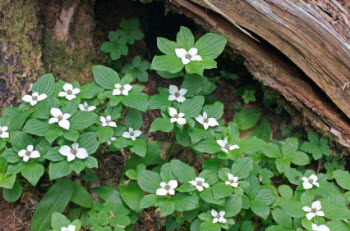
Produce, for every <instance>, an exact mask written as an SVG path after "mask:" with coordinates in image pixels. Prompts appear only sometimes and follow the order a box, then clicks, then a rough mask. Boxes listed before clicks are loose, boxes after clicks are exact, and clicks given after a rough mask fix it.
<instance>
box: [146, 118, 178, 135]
mask: <svg viewBox="0 0 350 231" xmlns="http://www.w3.org/2000/svg"><path fill="white" fill-rule="evenodd" d="M173 129H174V124H173V123H171V122H170V120H169V119H167V118H156V119H155V120H154V121H153V122H152V124H151V128H150V129H149V132H155V131H162V132H170V131H172V130H173Z"/></svg>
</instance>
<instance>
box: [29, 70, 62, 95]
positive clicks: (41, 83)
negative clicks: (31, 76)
mask: <svg viewBox="0 0 350 231" xmlns="http://www.w3.org/2000/svg"><path fill="white" fill-rule="evenodd" d="M55 90H56V84H55V78H54V77H53V75H52V74H45V75H43V76H41V77H40V78H39V79H38V80H37V81H36V82H35V83H34V84H33V87H32V92H38V93H39V94H42V93H45V94H46V95H47V96H50V95H53V94H54V93H55Z"/></svg>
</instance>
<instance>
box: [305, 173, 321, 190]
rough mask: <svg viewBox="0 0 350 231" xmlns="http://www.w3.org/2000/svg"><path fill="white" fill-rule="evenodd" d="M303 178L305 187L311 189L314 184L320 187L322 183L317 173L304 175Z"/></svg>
mask: <svg viewBox="0 0 350 231" xmlns="http://www.w3.org/2000/svg"><path fill="white" fill-rule="evenodd" d="M301 179H302V180H303V181H304V182H303V187H304V189H311V188H312V187H313V186H314V185H315V186H317V187H320V184H319V183H317V180H318V178H317V176H316V175H311V176H310V177H309V178H307V177H305V176H304V177H302V178H301Z"/></svg>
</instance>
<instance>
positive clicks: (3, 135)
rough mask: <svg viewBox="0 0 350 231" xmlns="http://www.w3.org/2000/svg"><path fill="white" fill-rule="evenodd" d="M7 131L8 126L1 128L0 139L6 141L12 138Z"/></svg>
mask: <svg viewBox="0 0 350 231" xmlns="http://www.w3.org/2000/svg"><path fill="white" fill-rule="evenodd" d="M7 129H9V128H8V127H7V126H0V138H3V139H5V138H9V137H10V135H9V133H8V132H7Z"/></svg>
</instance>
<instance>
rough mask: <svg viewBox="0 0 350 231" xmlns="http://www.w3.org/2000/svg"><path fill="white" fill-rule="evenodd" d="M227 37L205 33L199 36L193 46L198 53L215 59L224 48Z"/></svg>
mask: <svg viewBox="0 0 350 231" xmlns="http://www.w3.org/2000/svg"><path fill="white" fill-rule="evenodd" d="M226 41H227V38H226V37H225V36H222V35H218V34H213V33H207V34H205V35H203V36H202V37H200V38H199V39H198V41H197V42H196V44H195V45H194V47H196V48H197V49H198V54H199V55H201V56H207V57H209V58H211V59H216V58H217V57H218V56H219V55H220V54H221V53H222V52H223V50H224V48H225V45H226Z"/></svg>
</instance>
